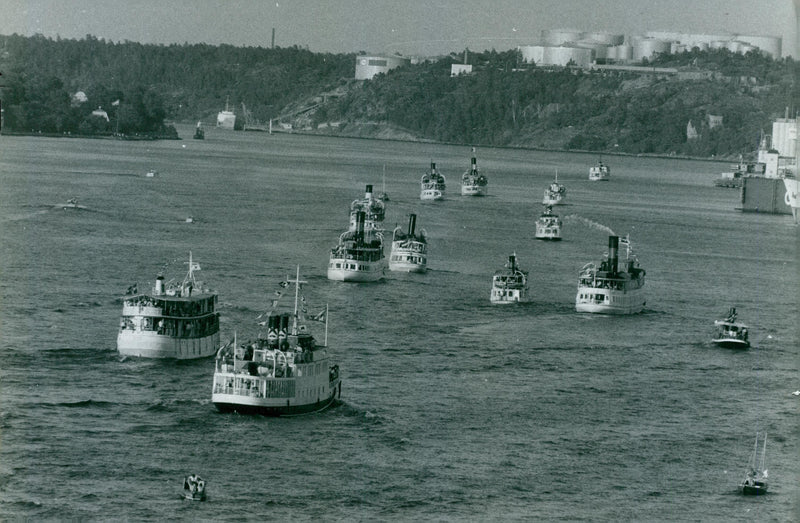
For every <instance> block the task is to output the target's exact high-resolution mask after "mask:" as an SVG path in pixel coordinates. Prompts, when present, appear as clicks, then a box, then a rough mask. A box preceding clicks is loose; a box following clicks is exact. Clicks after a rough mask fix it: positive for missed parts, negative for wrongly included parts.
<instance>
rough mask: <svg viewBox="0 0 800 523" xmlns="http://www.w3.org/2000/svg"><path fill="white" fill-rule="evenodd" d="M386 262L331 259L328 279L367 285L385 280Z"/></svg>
mask: <svg viewBox="0 0 800 523" xmlns="http://www.w3.org/2000/svg"><path fill="white" fill-rule="evenodd" d="M385 266H386V265H385V261H384V260H379V261H373V262H361V261H355V260H348V259H344V258H331V260H330V263H329V264H328V279H329V280H333V281H347V282H357V283H367V282H374V281H378V280H380V279H381V278H383V271H384V268H385Z"/></svg>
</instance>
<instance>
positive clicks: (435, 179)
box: [419, 162, 446, 200]
mask: <svg viewBox="0 0 800 523" xmlns="http://www.w3.org/2000/svg"><path fill="white" fill-rule="evenodd" d="M445 188H446V179H445V177H444V175H443V174H441V173H440V172H439V170H438V169H437V168H436V163H434V162H431V168H430V170H429V171H428V172H426V173H425V174H423V175H422V179H421V180H420V192H419V199H420V200H444V192H445Z"/></svg>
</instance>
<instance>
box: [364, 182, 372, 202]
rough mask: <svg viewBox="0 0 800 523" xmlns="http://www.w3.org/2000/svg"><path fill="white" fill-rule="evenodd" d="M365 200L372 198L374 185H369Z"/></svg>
mask: <svg viewBox="0 0 800 523" xmlns="http://www.w3.org/2000/svg"><path fill="white" fill-rule="evenodd" d="M364 198H367V199H369V198H372V185H367V190H366V191H365V192H364Z"/></svg>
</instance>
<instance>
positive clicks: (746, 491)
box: [742, 486, 767, 496]
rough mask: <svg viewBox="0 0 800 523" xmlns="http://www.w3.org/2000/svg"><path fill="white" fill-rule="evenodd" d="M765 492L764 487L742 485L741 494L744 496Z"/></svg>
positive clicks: (758, 494) (759, 494)
mask: <svg viewBox="0 0 800 523" xmlns="http://www.w3.org/2000/svg"><path fill="white" fill-rule="evenodd" d="M766 493H767V488H766V487H747V486H743V487H742V494H744V495H745V496H761V495H764V494H766Z"/></svg>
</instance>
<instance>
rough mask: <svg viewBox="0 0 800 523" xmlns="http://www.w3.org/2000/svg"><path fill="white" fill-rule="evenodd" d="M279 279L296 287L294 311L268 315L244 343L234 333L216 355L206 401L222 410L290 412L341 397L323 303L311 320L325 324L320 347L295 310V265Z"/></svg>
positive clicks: (297, 283) (269, 413)
mask: <svg viewBox="0 0 800 523" xmlns="http://www.w3.org/2000/svg"><path fill="white" fill-rule="evenodd" d="M287 280H288V279H287ZM283 283H293V284H294V285H295V295H294V296H295V297H294V312H293V313H283V314H277V313H276V314H273V313H270V315H269V316H268V317H267V320H266V321H265V322H264V324H265V326H266V327H267V330H266V333H264V332H259V333H258V336H257V338H256V340H255V341H252V342H247V343H244V344H240V343H239V341H238V339H237V337H236V336H234V340H233V342H232V343H230V344H227V345H225V346H224V347H222V348H221V349H220V350H219V353H218V354H217V359H216V362H215V366H214V381H213V384H212V393H211V402H212V403H213V404H214V406H215V407H217V409H218V410H219V411H221V412H238V413H240V414H262V415H265V416H292V415H297V414H308V413H311V412H317V411H321V410H324V409H326V408H328V407H329V406H331V405H332V404H333V402H334V400H335V399H336V396H337V394H338V395H339V397H341V394H342V386H341V384H342V382H341V378H340V377H339V366H338V365H335V364H333V362H332V360H331V358H330V356H329V355H328V340H327V337H328V335H327V329H328V323H327V322H328V309H327V307H326V308H325V310H324V311H322V312H321V313H319V314H317V315H315V316H313V317H311V318H310V319H312V320H315V321H320V322H324V323H325V343H324V345H319V344H318V343H317V341H316V340H315V339H314V336H312V335H311V333H310V332H308V326H307V325H305V324H304V323H305V322H304V320H305V319H306V318H305V315H304V314H302V312H303V311H302V309H301V308H299V297H300V293H299V291H300V286H301V285H302V284H304V283H307V282H305V281H301V280H300V268H299V267H298V268H297V277H296V278H295V279H294V280H288V281H286V282H283ZM283 283H282V284H281V285H283Z"/></svg>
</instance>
